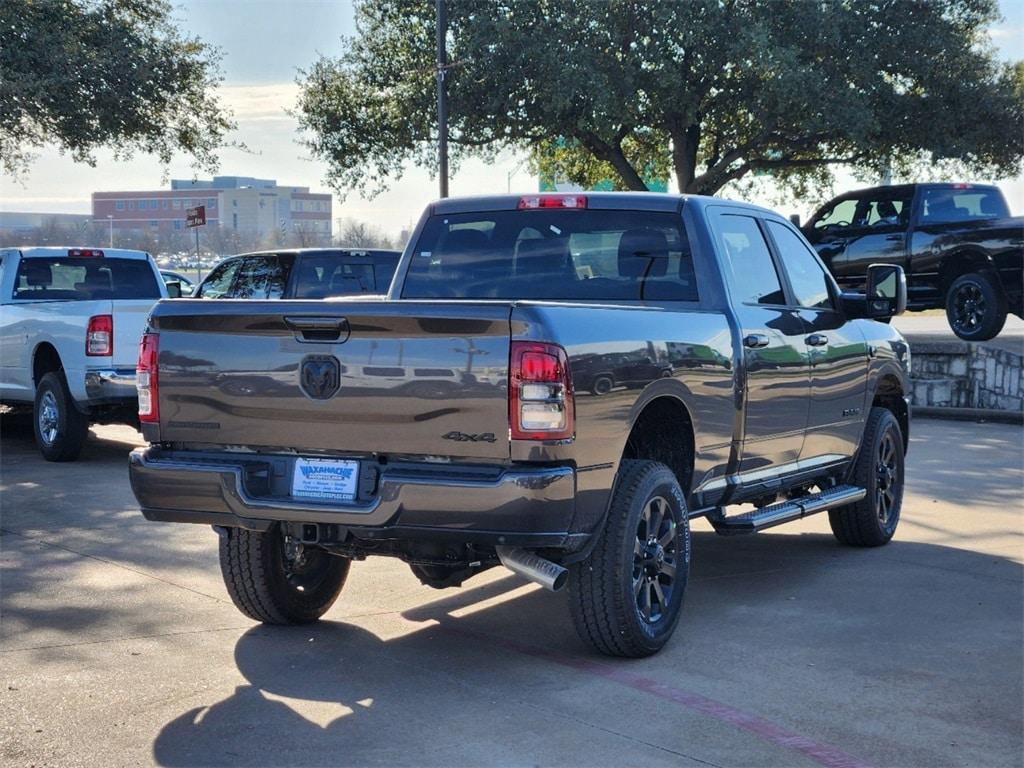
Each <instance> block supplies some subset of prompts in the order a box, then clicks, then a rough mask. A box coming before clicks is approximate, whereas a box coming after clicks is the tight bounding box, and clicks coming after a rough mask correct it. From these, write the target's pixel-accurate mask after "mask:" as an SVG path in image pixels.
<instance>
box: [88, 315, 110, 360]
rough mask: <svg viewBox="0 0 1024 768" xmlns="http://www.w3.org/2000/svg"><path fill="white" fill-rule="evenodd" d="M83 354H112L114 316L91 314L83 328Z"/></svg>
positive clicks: (104, 355) (91, 355)
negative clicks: (85, 326)
mask: <svg viewBox="0 0 1024 768" xmlns="http://www.w3.org/2000/svg"><path fill="white" fill-rule="evenodd" d="M85 354H86V355H88V356H89V357H106V356H107V355H112V354H114V316H113V315H93V316H92V317H90V318H89V326H88V327H87V328H86V330H85Z"/></svg>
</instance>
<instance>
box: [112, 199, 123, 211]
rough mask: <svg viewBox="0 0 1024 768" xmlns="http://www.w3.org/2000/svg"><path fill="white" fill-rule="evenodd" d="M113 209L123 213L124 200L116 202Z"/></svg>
mask: <svg viewBox="0 0 1024 768" xmlns="http://www.w3.org/2000/svg"><path fill="white" fill-rule="evenodd" d="M114 207H115V208H117V210H119V211H123V210H124V200H118V201H117V202H116V203H114Z"/></svg>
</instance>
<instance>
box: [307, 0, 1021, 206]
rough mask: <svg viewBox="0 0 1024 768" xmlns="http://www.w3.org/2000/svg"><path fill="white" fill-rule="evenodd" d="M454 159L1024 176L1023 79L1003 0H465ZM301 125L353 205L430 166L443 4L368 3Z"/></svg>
mask: <svg viewBox="0 0 1024 768" xmlns="http://www.w3.org/2000/svg"><path fill="white" fill-rule="evenodd" d="M448 9H449V10H448V15H449V32H448V58H449V61H450V62H451V64H450V66H449V68H448V70H447V78H448V88H449V94H450V120H451V128H450V142H451V146H452V152H453V164H457V163H458V161H459V160H460V159H462V158H465V157H467V156H471V155H477V156H484V157H487V156H493V154H494V153H495V152H497V151H498V150H501V149H504V148H508V147H514V148H519V149H522V148H527V149H529V150H531V152H532V154H533V157H534V159H535V166H536V167H537V168H538V169H539V170H540V171H542V172H546V173H551V174H556V175H564V176H567V177H568V178H569V179H570V180H572V181H576V182H579V183H583V184H591V183H593V182H594V181H596V180H598V179H602V178H606V179H613V180H614V181H615V183H616V186H618V187H619V188H623V189H638V190H639V189H645V188H646V187H645V185H644V178H648V179H649V178H651V177H652V176H660V177H661V178H667V177H668V175H669V174H673V175H674V176H675V178H676V180H677V182H678V186H679V188H680V189H681V190H683V191H687V192H696V193H703V194H713V193H714V192H715V191H717V190H718V189H720V188H721V187H722V186H723V185H725V184H727V183H729V182H730V181H736V180H739V179H743V178H745V177H750V176H751V175H753V174H771V175H772V176H774V177H775V178H776V179H777V180H778V181H779V182H781V183H783V184H788V185H791V186H797V187H799V186H800V185H803V184H806V183H807V182H808V181H811V180H815V179H817V180H821V179H823V178H828V177H829V176H830V169H831V168H833V167H835V166H836V165H840V164H842V165H848V166H852V167H854V168H855V169H860V170H869V169H870V170H873V171H877V169H878V168H879V167H880V166H881V165H882V164H883V163H889V164H891V165H892V166H893V167H895V169H896V170H897V171H899V170H907V169H910V168H913V167H916V166H919V165H920V164H922V163H925V164H930V165H934V164H939V165H940V167H941V165H942V164H944V163H956V164H958V165H959V166H960V167H961V168H963V169H965V170H966V171H968V172H972V173H977V174H981V175H986V176H991V175H994V176H1004V175H1010V174H1014V173H1016V172H1019V168H1020V163H1021V158H1022V156H1024V64H1022V63H1021V62H1017V63H1014V64H1005V63H1002V62H1000V61H999V60H998V58H997V57H996V55H995V52H994V50H993V48H992V46H991V43H990V42H989V40H988V37H987V29H988V28H989V27H990V26H991V25H992V23H993V22H994V21H995V20H997V19H998V18H999V15H998V8H997V5H996V0H927V1H925V0H875V1H874V2H871V3H866V2H863V3H862V2H848V1H844V0H822V1H821V2H814V3H811V2H801V3H791V2H785V1H784V0H687V1H686V2H645V1H644V0H606V1H605V2H583V3H581V2H572V1H570V0H448ZM356 25H357V35H356V36H355V37H353V38H347V39H344V40H343V51H342V53H341V55H340V56H339V57H336V58H331V57H321V58H319V60H317V61H316V62H315V64H314V65H313V66H312V67H311V68H310V69H309V70H308V71H307V72H304V73H303V74H302V75H301V77H300V84H301V86H302V91H301V96H300V100H299V105H298V107H299V108H298V116H299V120H300V123H301V125H302V127H303V128H304V129H305V130H306V134H305V135H306V137H307V138H306V142H307V145H308V147H309V148H310V149H311V151H312V152H313V154H314V155H315V156H316V157H317V158H319V159H321V160H323V161H325V162H326V163H327V166H328V179H329V181H330V182H331V184H332V185H333V186H334V187H335V188H337V189H338V190H339V191H345V190H348V189H356V190H359V191H362V192H370V193H372V192H375V191H379V190H380V189H382V188H384V187H386V185H387V184H388V183H389V182H390V181H391V180H393V179H395V178H397V177H398V176H400V175H401V173H402V170H403V168H404V167H406V166H407V165H408V164H409V163H413V164H417V165H420V166H423V167H427V168H431V169H433V168H434V166H435V157H434V154H435V149H434V142H435V141H436V137H437V129H436V124H435V114H436V112H435V103H434V98H435V96H434V94H435V91H434V88H435V79H434V64H433V61H434V36H435V29H436V28H435V22H434V3H433V2H432V0H363V1H362V2H360V3H359V4H358V5H357V8H356Z"/></svg>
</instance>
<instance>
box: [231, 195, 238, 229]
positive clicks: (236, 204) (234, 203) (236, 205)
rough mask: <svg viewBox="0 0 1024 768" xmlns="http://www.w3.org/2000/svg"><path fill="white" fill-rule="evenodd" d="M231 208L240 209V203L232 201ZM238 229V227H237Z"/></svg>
mask: <svg viewBox="0 0 1024 768" xmlns="http://www.w3.org/2000/svg"><path fill="white" fill-rule="evenodd" d="M231 207H232V208H237V207H238V201H237V200H232V201H231ZM236 229H237V227H236Z"/></svg>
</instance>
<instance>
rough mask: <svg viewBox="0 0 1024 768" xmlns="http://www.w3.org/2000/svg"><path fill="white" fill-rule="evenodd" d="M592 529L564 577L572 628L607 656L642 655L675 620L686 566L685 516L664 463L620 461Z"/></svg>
mask: <svg viewBox="0 0 1024 768" xmlns="http://www.w3.org/2000/svg"><path fill="white" fill-rule="evenodd" d="M597 535H598V540H597V542H596V543H595V545H594V549H593V550H592V551H591V553H590V555H589V556H588V557H587V559H586V560H583V561H582V562H580V563H578V564H576V565H575V566H573V573H572V576H571V579H570V588H569V600H570V607H571V610H572V618H573V623H574V624H575V626H576V631H577V632H578V633H579V635H580V637H581V638H582V639H583V640H584V641H585V642H587V643H589V644H590V645H591V646H593V647H594V649H596V650H597V651H599V652H601V653H604V654H607V655H609V656H627V657H634V658H637V657H643V656H650V655H651V654H653V653H656V652H657V651H659V650H660V649H661V648H662V647H663V646H664V645H665V643H666V642H668V639H669V637H671V636H672V632H673V630H675V627H676V624H677V623H678V622H679V616H680V612H681V609H682V605H683V594H684V592H685V590H686V581H687V577H688V575H689V569H690V523H689V516H688V512H687V509H686V501H685V499H684V497H683V492H682V490H681V489H680V487H679V483H678V481H677V480H676V477H675V475H674V474H673V472H672V470H670V469H669V468H668V467H666V466H665V465H664V464H659V463H658V462H654V461H623V462H622V465H621V467H620V468H619V475H618V480H617V482H616V488H615V495H614V497H613V499H612V504H611V508H610V509H609V511H608V517H607V519H606V520H605V525H604V528H603V529H602V530H601V532H600V533H599V534H597Z"/></svg>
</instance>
